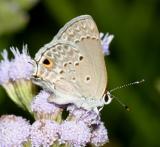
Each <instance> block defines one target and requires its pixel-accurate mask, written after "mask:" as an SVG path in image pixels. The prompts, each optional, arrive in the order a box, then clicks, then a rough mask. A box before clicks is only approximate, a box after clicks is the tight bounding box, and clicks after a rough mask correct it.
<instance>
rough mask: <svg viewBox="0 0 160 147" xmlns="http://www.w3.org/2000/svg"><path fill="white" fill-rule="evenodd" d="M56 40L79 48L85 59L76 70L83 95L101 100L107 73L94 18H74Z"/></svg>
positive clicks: (87, 16)
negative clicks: (67, 42)
mask: <svg viewBox="0 0 160 147" xmlns="http://www.w3.org/2000/svg"><path fill="white" fill-rule="evenodd" d="M55 39H58V40H63V41H69V42H70V43H71V44H74V45H76V46H77V49H78V50H79V52H80V53H81V56H82V57H83V59H82V61H81V62H80V64H79V66H78V67H77V68H76V75H77V81H78V85H79V86H80V87H81V90H82V91H81V93H83V94H84V96H86V97H92V98H101V97H102V95H103V94H104V91H105V89H106V85H107V73H106V67H105V62H104V55H103V53H102V45H101V42H100V37H99V31H98V29H97V26H96V24H95V22H94V20H93V19H92V17H91V16H89V15H84V16H79V17H77V18H74V19H73V20H71V21H70V22H68V23H67V24H66V25H65V26H64V27H63V28H62V29H61V30H60V31H59V32H58V34H57V35H56V36H55Z"/></svg>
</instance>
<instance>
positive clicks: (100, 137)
mask: <svg viewBox="0 0 160 147" xmlns="http://www.w3.org/2000/svg"><path fill="white" fill-rule="evenodd" d="M107 142H109V139H108V133H107V129H106V128H105V126H104V124H103V123H101V124H99V125H97V126H95V129H94V131H93V132H92V137H91V143H92V144H94V145H95V146H102V145H104V144H105V143H107Z"/></svg>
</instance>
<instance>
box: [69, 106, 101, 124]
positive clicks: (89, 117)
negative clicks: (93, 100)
mask: <svg viewBox="0 0 160 147" xmlns="http://www.w3.org/2000/svg"><path fill="white" fill-rule="evenodd" d="M67 110H68V111H69V112H70V114H72V115H73V116H74V117H75V119H76V121H83V122H84V123H85V124H87V125H88V126H91V125H94V124H99V123H100V122H101V121H100V116H99V115H98V114H97V113H96V112H95V111H88V110H85V109H81V108H77V107H76V106H75V105H71V106H68V108H67Z"/></svg>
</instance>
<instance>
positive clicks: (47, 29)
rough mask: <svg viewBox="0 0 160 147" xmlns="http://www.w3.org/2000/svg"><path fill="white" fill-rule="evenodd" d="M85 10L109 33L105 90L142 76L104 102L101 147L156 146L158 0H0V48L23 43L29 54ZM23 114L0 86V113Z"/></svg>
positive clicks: (159, 91) (159, 73)
mask: <svg viewBox="0 0 160 147" xmlns="http://www.w3.org/2000/svg"><path fill="white" fill-rule="evenodd" d="M82 14H90V15H91V16H92V17H93V18H94V20H95V21H96V23H97V26H98V28H99V31H101V32H110V33H112V34H114V35H115V38H114V40H113V42H112V43H111V46H110V50H111V55H110V56H107V57H106V66H107V70H108V75H109V77H108V89H112V88H115V87H117V86H119V85H122V84H125V83H129V82H133V81H136V80H141V79H145V80H146V82H145V83H143V84H140V85H137V86H132V87H128V88H124V89H121V90H117V91H116V92H115V93H114V95H115V96H117V97H119V98H120V99H121V101H123V102H124V103H125V104H127V105H129V107H130V109H131V111H130V112H128V111H126V110H124V109H123V107H121V106H120V105H119V104H118V103H117V102H116V101H113V102H112V103H111V104H110V105H108V106H105V107H104V109H103V110H102V119H103V120H104V122H105V125H106V127H107V128H108V133H109V138H110V143H109V144H107V145H105V146H107V147H142V146H144V147H158V146H160V141H159V139H160V118H159V114H160V109H159V108H160V27H159V26H160V1H159V0H88V1H87V0H81V1H76V0H41V1H40V0H39V1H38V0H0V50H1V51H2V50H3V49H4V48H6V49H9V47H10V46H17V47H18V48H22V45H23V44H25V43H27V44H28V47H29V52H30V54H31V55H32V57H33V56H34V54H35V53H36V52H37V51H38V49H39V48H40V47H41V46H43V45H44V44H46V43H48V42H49V41H51V40H52V38H53V36H54V35H55V34H56V33H57V31H58V30H59V29H60V28H61V27H62V26H63V25H64V24H65V23H66V22H67V21H69V20H70V19H72V18H74V17H76V16H79V15H82ZM2 114H16V115H23V116H26V117H28V116H27V115H26V112H24V111H22V110H21V109H20V108H18V107H17V106H16V105H15V104H14V103H13V102H12V101H11V100H10V99H9V98H8V97H7V95H6V93H5V91H4V90H3V89H2V88H0V115H2Z"/></svg>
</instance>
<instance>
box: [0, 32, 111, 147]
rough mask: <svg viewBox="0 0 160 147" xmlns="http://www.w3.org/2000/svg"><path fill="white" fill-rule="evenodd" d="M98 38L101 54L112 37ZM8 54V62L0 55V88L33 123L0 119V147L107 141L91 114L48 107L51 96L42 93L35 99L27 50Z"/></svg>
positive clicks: (9, 117) (82, 145)
mask: <svg viewBox="0 0 160 147" xmlns="http://www.w3.org/2000/svg"><path fill="white" fill-rule="evenodd" d="M101 37H102V36H101ZM102 38H103V39H102V46H103V49H104V50H105V51H104V53H108V51H107V50H108V48H109V43H110V42H111V40H112V38H113V36H109V35H106V36H104V37H102ZM10 50H11V52H12V53H13V55H14V58H13V59H11V60H10V59H9V58H8V52H7V51H6V50H4V51H3V52H2V54H1V55H2V57H3V60H2V61H1V62H0V84H1V85H2V87H4V89H5V90H6V92H7V94H8V95H9V97H10V98H11V99H12V100H13V101H14V102H15V103H16V104H17V105H18V106H20V107H22V108H24V109H25V110H27V111H29V112H30V114H31V115H33V117H34V119H35V121H34V122H33V123H29V121H27V120H26V119H24V118H22V117H18V116H15V115H2V116H1V117H0V146H2V147H10V146H16V147H23V146H24V147H30V146H31V147H40V146H43V147H50V146H51V147H53V146H54V147H59V146H73V147H85V146H86V145H88V144H89V145H94V146H101V145H104V144H105V143H106V142H108V141H109V139H108V134H107V129H106V128H105V126H104V124H103V122H102V121H101V118H100V115H99V114H97V113H96V112H95V111H91V110H90V111H88V110H85V109H82V108H77V107H76V106H75V105H73V104H70V105H67V106H63V107H62V106H60V105H57V104H54V103H49V102H48V98H49V97H50V96H51V94H50V93H49V92H47V91H45V90H41V91H40V92H39V93H38V94H37V95H35V91H36V86H35V85H34V84H33V83H32V80H31V75H32V70H33V66H32V59H31V57H30V56H29V54H28V52H27V46H23V49H22V53H21V52H20V51H19V50H18V49H17V48H13V47H12V48H11V49H10ZM64 116H65V117H64Z"/></svg>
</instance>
